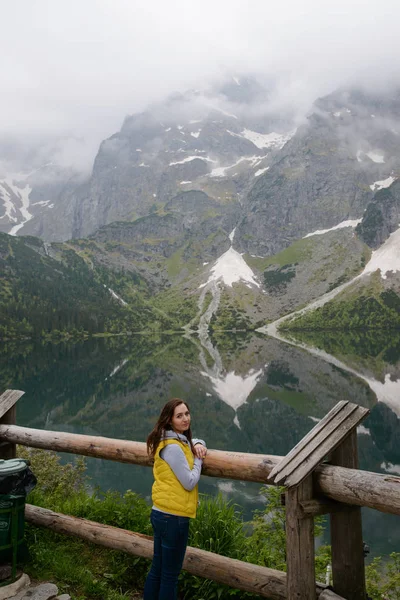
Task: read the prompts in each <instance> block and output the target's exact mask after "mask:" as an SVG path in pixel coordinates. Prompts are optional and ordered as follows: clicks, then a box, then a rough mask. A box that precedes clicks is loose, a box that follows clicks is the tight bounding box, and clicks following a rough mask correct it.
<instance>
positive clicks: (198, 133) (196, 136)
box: [190, 129, 201, 138]
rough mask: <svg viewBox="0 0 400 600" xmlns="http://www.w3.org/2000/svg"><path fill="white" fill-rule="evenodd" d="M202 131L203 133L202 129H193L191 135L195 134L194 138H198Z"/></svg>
mask: <svg viewBox="0 0 400 600" xmlns="http://www.w3.org/2000/svg"><path fill="white" fill-rule="evenodd" d="M200 133H201V129H198V130H197V131H192V132H191V133H190V135H191V136H193V137H194V138H198V137H199V135H200Z"/></svg>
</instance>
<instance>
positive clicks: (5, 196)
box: [0, 177, 33, 235]
mask: <svg viewBox="0 0 400 600" xmlns="http://www.w3.org/2000/svg"><path fill="white" fill-rule="evenodd" d="M31 191H32V188H31V187H30V185H28V184H26V185H25V187H23V188H20V187H18V186H17V185H16V184H15V183H14V179H13V178H12V177H5V178H4V179H1V180H0V197H1V198H2V200H3V205H4V209H5V213H4V215H2V216H1V217H0V219H5V218H8V220H9V221H11V222H13V223H17V221H18V217H17V216H16V215H17V214H18V212H19V213H20V215H21V217H22V220H21V221H20V222H19V223H17V224H16V225H14V226H13V227H12V228H11V229H10V231H9V232H8V233H9V234H10V235H16V234H17V232H18V231H19V230H20V229H21V228H22V227H23V226H24V225H25V223H27V222H28V221H30V220H31V219H32V218H33V215H32V214H31V213H30V212H29V207H30V200H29V196H30V193H31Z"/></svg>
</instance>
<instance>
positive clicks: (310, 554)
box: [286, 475, 316, 600]
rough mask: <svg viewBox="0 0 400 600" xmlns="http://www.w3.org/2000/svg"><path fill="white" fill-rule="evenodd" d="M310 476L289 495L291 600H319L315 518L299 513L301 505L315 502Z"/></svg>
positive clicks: (287, 513) (287, 558)
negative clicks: (316, 571)
mask: <svg viewBox="0 0 400 600" xmlns="http://www.w3.org/2000/svg"><path fill="white" fill-rule="evenodd" d="M312 495H313V482H312V476H311V475H310V476H309V477H308V478H307V479H305V480H304V481H303V483H301V484H300V485H299V486H298V487H296V488H291V489H289V490H287V492H286V560H287V597H288V600H315V598H316V591H315V563H314V518H313V517H304V516H303V515H301V514H300V513H299V503H300V502H302V501H307V500H311V498H312Z"/></svg>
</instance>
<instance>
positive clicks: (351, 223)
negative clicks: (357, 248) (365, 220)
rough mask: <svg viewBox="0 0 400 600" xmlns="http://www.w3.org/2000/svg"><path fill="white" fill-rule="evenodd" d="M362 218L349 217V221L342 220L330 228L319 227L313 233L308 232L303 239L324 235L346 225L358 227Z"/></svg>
mask: <svg viewBox="0 0 400 600" xmlns="http://www.w3.org/2000/svg"><path fill="white" fill-rule="evenodd" d="M361 221H362V219H349V220H347V221H342V222H341V223H339V224H338V225H335V226H334V227H331V228H330V229H317V230H316V231H313V232H312V233H307V235H305V236H304V238H303V239H305V238H308V237H311V236H312V235H323V234H324V233H329V232H330V231H335V229H343V228H344V227H357V225H358V224H359V223H361Z"/></svg>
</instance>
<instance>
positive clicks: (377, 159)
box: [365, 151, 385, 163]
mask: <svg viewBox="0 0 400 600" xmlns="http://www.w3.org/2000/svg"><path fill="white" fill-rule="evenodd" d="M365 155H366V156H368V158H370V159H371V160H372V161H373V162H374V163H384V162H385V157H384V156H383V154H381V153H380V152H377V151H371V152H366V153H365Z"/></svg>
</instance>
